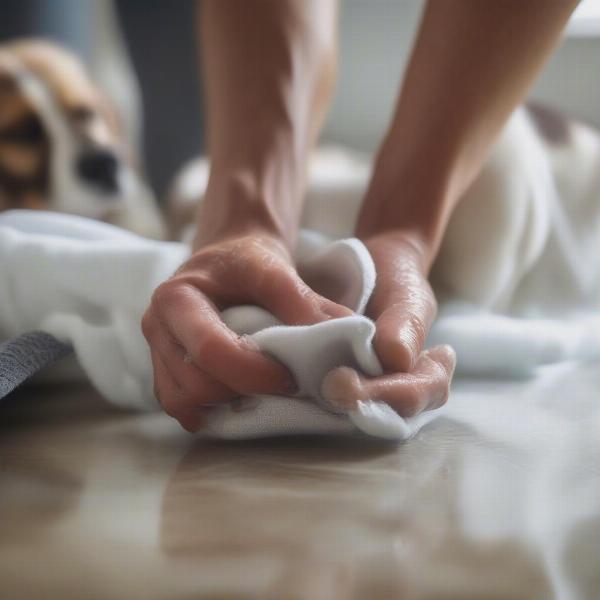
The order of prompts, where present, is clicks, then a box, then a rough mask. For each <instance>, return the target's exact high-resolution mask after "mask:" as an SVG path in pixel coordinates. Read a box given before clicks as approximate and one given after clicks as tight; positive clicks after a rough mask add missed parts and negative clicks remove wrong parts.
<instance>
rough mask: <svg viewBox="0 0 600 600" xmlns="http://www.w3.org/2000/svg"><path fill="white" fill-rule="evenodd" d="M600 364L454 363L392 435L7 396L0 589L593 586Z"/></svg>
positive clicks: (29, 394)
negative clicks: (516, 368)
mask: <svg viewBox="0 0 600 600" xmlns="http://www.w3.org/2000/svg"><path fill="white" fill-rule="evenodd" d="M599 387H600V365H586V366H579V367H576V366H569V365H562V366H559V367H554V368H552V369H548V370H546V371H545V372H544V373H543V374H542V375H540V376H539V377H538V378H536V379H532V380H524V381H516V382H500V381H478V382H474V381H469V382H467V381H459V382H457V383H456V385H455V387H454V390H453V394H452V397H451V403H450V405H449V406H448V409H447V412H446V414H445V416H443V417H440V418H439V419H437V420H436V421H434V422H433V423H431V424H430V425H428V426H427V427H426V428H425V429H424V430H422V432H421V433H420V434H419V435H418V436H417V437H416V438H415V439H413V440H412V441H410V442H408V443H407V444H405V445H403V446H394V445H386V444H381V443H376V442H372V441H369V440H364V439H359V438H356V439H318V438H297V439H284V440H269V441H256V442H243V443H216V442H207V441H202V440H199V439H197V438H195V437H194V436H191V435H189V434H186V433H185V432H183V431H181V430H179V429H178V427H177V426H176V424H175V423H174V422H173V421H171V420H170V419H169V418H168V417H166V416H164V415H159V414H149V415H132V414H128V413H122V412H115V411H114V410H113V409H111V408H109V407H107V406H106V405H105V404H104V403H103V402H102V401H101V400H100V399H99V398H98V397H97V396H96V395H95V394H94V393H93V392H92V391H90V390H89V389H87V388H70V389H66V390H65V389H64V388H63V389H54V390H51V391H49V390H43V391H40V390H39V389H32V388H30V389H26V390H23V391H21V392H19V393H18V394H17V395H15V396H14V397H13V398H12V399H11V400H10V401H9V402H7V403H6V405H4V406H2V407H0V598H1V599H2V600H12V599H19V600H20V599H37V598H43V599H53V598H61V599H63V598H69V599H71V598H86V599H113V598H114V599H125V598H126V599H136V598H144V599H148V600H149V599H154V598H157V599H158V598H161V599H162V598H165V599H167V598H174V599H179V598H181V599H192V598H193V599H197V598H216V599H246V598H257V599H277V600H279V599H281V600H285V599H288V598H289V599H300V598H302V599H304V598H306V599H311V600H312V599H315V600H320V599H328V600H329V599H337V598H343V599H357V600H362V599H365V598H368V599H373V600H377V599H387V598H427V599H446V598H448V599H450V598H451V599H457V600H458V599H460V600H469V599H473V600H484V599H487V598H491V599H498V600H499V599H512V598H515V599H521V598H522V599H527V600H535V599H538V598H539V599H547V598H560V599H563V598H564V599H569V598H582V599H588V598H589V599H594V598H600V401H599V394H598V390H599Z"/></svg>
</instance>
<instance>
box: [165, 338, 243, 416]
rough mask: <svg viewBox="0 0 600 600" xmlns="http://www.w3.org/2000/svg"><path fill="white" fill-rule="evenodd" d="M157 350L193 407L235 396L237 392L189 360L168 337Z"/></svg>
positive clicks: (216, 402) (215, 403)
mask: <svg viewBox="0 0 600 600" xmlns="http://www.w3.org/2000/svg"><path fill="white" fill-rule="evenodd" d="M157 351H158V353H159V355H160V357H161V359H162V361H163V363H164V364H165V366H166V368H167V370H168V371H169V374H170V375H171V377H172V378H173V380H174V381H175V383H176V384H177V385H178V387H179V388H180V389H181V390H182V392H183V393H184V394H186V396H187V397H189V398H190V399H191V400H190V401H191V403H192V404H193V406H194V408H195V407H200V406H215V405H218V404H223V403H225V402H228V401H230V400H231V399H232V398H235V397H236V396H237V394H236V393H235V392H233V391H232V390H231V389H229V388H228V387H227V386H225V385H223V384H222V383H221V382H219V381H217V380H216V379H214V378H213V377H211V376H210V375H208V374H207V373H204V372H202V371H201V370H200V369H198V367H196V365H194V364H193V362H192V361H191V357H190V356H189V355H188V354H186V353H185V351H184V350H183V348H181V346H179V345H178V344H176V343H175V342H173V341H171V340H169V339H168V338H167V339H166V340H165V342H164V343H162V344H160V345H158V346H157Z"/></svg>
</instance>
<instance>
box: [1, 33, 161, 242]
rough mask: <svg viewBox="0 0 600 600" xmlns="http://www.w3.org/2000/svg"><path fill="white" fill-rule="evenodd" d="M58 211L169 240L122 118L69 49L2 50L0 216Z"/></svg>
mask: <svg viewBox="0 0 600 600" xmlns="http://www.w3.org/2000/svg"><path fill="white" fill-rule="evenodd" d="M10 208H27V209H41V210H52V211H59V212H65V213H71V214H76V215H81V216H85V217H90V218H94V219H99V220H102V221H106V222H109V223H113V224H115V225H119V226H122V227H124V228H126V229H129V230H132V231H134V232H136V233H139V234H141V235H145V236H148V237H162V235H163V227H162V221H161V218H160V214H159V211H158V209H157V207H156V205H155V201H154V198H153V197H152V194H151V192H150V190H149V188H148V187H147V186H146V185H145V184H144V182H143V181H142V179H141V177H140V176H139V173H138V170H137V168H136V165H135V162H134V159H133V156H132V152H131V149H130V148H128V147H127V144H126V143H125V141H124V137H123V135H122V134H121V132H120V130H119V124H118V119H117V116H116V114H115V112H114V110H113V109H112V107H111V106H110V104H109V103H108V101H107V99H106V98H105V96H104V95H103V94H102V92H101V91H100V90H99V89H98V87H97V86H96V85H94V83H93V82H92V80H91V79H90V77H89V76H88V74H87V73H86V71H85V69H84V67H83V65H82V64H81V62H80V61H79V60H78V59H77V58H76V57H75V56H74V55H73V54H72V53H70V52H69V51H67V50H65V49H63V48H61V47H59V46H56V45H54V44H52V43H49V42H46V41H41V40H22V41H16V42H12V43H9V44H5V45H3V46H0V210H7V209H10Z"/></svg>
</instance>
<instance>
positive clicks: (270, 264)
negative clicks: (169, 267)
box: [142, 233, 352, 431]
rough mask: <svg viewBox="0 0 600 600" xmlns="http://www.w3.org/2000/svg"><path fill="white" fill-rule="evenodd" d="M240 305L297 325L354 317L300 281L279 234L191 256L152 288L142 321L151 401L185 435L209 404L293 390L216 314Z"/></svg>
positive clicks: (282, 372)
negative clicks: (151, 371) (150, 376)
mask: <svg viewBox="0 0 600 600" xmlns="http://www.w3.org/2000/svg"><path fill="white" fill-rule="evenodd" d="M241 304H254V305H258V306H262V307H263V308H265V309H266V310H268V311H269V312H271V313H272V314H273V315H274V316H275V317H277V318H278V319H279V320H280V321H282V322H283V323H287V324H294V325H309V324H313V323H317V322H320V321H325V320H328V319H331V318H335V317H342V316H347V315H349V314H351V312H352V311H350V310H349V309H347V308H345V307H343V306H340V305H338V304H336V303H335V302H332V301H330V300H327V299H326V298H323V297H322V296H319V295H318V294H316V293H315V292H314V291H313V290H311V289H310V288H309V287H308V286H307V285H306V284H305V283H304V282H303V281H302V279H301V278H300V277H299V276H298V274H297V273H296V270H295V268H294V266H293V264H292V261H291V258H290V255H289V253H288V251H287V248H286V246H285V245H284V243H283V242H282V241H281V240H280V239H279V238H277V236H274V235H271V234H265V233H255V234H249V233H246V234H244V235H240V236H236V237H233V238H227V239H225V240H224V241H218V242H213V243H211V244H210V245H208V246H206V247H203V248H201V249H200V250H198V251H197V252H195V253H194V254H193V255H192V257H191V258H190V259H189V260H188V261H187V262H186V263H184V264H183V265H182V266H181V267H180V268H179V269H178V271H177V272H176V273H175V274H174V275H173V276H172V277H171V278H170V279H168V280H167V281H165V282H164V283H163V284H161V285H160V286H159V287H158V288H157V289H156V291H155V292H154V294H153V296H152V301H151V304H150V306H149V308H148V309H147V310H146V313H145V314H144V317H143V319H142V331H143V333H144V336H145V337H146V340H147V341H148V344H149V345H150V352H151V357H152V365H153V368H154V390H155V394H156V397H157V399H158V400H159V402H160V404H161V406H162V407H163V409H164V410H165V412H166V413H167V414H169V415H170V416H172V417H174V418H175V419H177V420H178V421H179V423H180V424H181V425H182V426H183V427H184V428H185V429H187V430H188V431H196V430H197V429H199V428H200V427H201V426H202V423H203V417H204V416H205V415H206V411H207V410H210V408H209V407H210V405H214V404H218V403H223V402H227V401H229V400H231V399H233V398H235V397H236V396H240V395H246V394H259V393H260V394H286V395H289V394H291V393H292V392H293V391H294V389H295V382H294V380H293V377H292V375H291V374H290V372H289V371H288V370H287V369H286V368H285V367H284V366H283V365H282V364H280V363H278V362H276V361H275V360H274V359H272V358H270V357H268V356H267V355H265V354H263V353H262V352H260V351H259V349H258V347H257V346H256V345H255V344H254V343H253V342H252V340H250V339H249V338H247V337H245V336H238V335H237V334H235V333H234V332H233V331H231V330H230V329H228V328H227V327H226V325H225V324H224V323H223V321H222V320H221V318H220V316H219V312H220V311H221V310H223V309H225V308H228V307H230V306H236V305H241Z"/></svg>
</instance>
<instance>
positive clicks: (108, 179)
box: [76, 150, 119, 194]
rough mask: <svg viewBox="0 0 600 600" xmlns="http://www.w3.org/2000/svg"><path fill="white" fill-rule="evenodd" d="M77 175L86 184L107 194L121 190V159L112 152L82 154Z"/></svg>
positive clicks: (78, 160)
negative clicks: (119, 178) (119, 177)
mask: <svg viewBox="0 0 600 600" xmlns="http://www.w3.org/2000/svg"><path fill="white" fill-rule="evenodd" d="M76 171H77V175H78V176H79V177H80V178H81V179H83V180H84V181H85V182H86V183H88V184H90V185H92V186H94V187H96V188H98V189H99V190H100V191H102V192H104V193H105V194H114V193H116V192H117V191H118V190H119V182H118V174H119V159H118V157H117V155H116V154H115V153H114V152H112V151H110V150H94V151H88V152H86V153H85V154H82V155H81V156H80V157H79V158H78V159H77V164H76Z"/></svg>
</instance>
